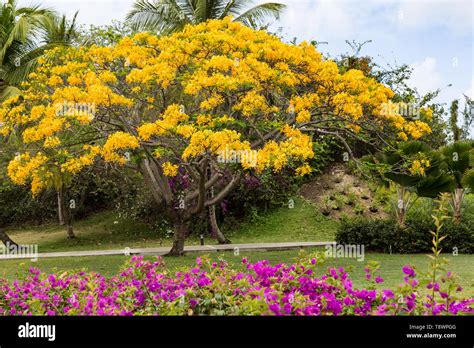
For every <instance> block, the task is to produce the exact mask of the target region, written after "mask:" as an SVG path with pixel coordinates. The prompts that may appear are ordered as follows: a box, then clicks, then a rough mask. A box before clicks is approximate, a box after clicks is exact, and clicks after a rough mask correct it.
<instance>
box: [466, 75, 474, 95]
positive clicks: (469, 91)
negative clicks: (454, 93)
mask: <svg viewBox="0 0 474 348" xmlns="http://www.w3.org/2000/svg"><path fill="white" fill-rule="evenodd" d="M464 94H465V95H467V96H468V97H469V98H471V99H474V75H472V77H471V87H469V89H467V90H466V91H465V92H464Z"/></svg>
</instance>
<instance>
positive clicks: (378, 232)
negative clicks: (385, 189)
mask: <svg viewBox="0 0 474 348" xmlns="http://www.w3.org/2000/svg"><path fill="white" fill-rule="evenodd" d="M434 228H435V226H434V223H433V221H432V219H429V218H424V217H422V218H418V219H414V218H411V219H409V220H408V221H407V223H406V227H405V228H404V229H402V228H400V227H399V226H398V225H397V223H396V221H395V220H394V219H373V220H369V219H362V218H355V219H346V220H344V221H343V222H342V223H341V224H340V226H339V228H338V231H337V232H336V240H337V242H338V243H341V244H363V245H364V246H365V248H366V250H369V251H378V252H384V253H387V252H394V253H403V254H405V253H422V252H430V251H431V247H432V244H431V238H432V237H431V234H430V231H433V230H434ZM441 235H443V236H444V235H446V236H447V237H446V239H444V240H443V245H442V247H443V251H445V252H452V251H453V248H457V250H458V252H459V253H469V254H472V253H474V224H473V223H472V222H467V221H466V222H462V223H460V224H455V223H453V222H452V221H445V224H444V226H443V228H442V231H441Z"/></svg>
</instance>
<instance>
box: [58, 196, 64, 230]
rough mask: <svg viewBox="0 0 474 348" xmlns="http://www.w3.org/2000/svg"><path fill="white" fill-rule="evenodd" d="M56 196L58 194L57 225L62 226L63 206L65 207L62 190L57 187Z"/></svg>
mask: <svg viewBox="0 0 474 348" xmlns="http://www.w3.org/2000/svg"><path fill="white" fill-rule="evenodd" d="M57 196H58V220H59V225H60V226H63V225H64V224H65V223H66V222H65V220H66V219H65V218H64V207H65V203H64V191H63V190H62V189H59V190H58V192H57Z"/></svg>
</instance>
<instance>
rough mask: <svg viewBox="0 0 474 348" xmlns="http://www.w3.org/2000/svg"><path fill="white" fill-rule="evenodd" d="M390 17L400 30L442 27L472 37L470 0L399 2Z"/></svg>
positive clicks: (472, 15) (413, 0)
mask: <svg viewBox="0 0 474 348" xmlns="http://www.w3.org/2000/svg"><path fill="white" fill-rule="evenodd" d="M396 11H397V12H396V14H395V13H393V14H392V16H391V17H390V18H391V20H392V21H394V22H397V23H398V25H399V27H400V28H401V29H403V28H406V29H430V28H433V27H442V28H444V29H447V30H448V31H450V32H451V33H453V34H458V35H472V32H473V17H474V14H473V3H472V0H437V1H428V0H401V1H400V4H399V6H398V8H396Z"/></svg>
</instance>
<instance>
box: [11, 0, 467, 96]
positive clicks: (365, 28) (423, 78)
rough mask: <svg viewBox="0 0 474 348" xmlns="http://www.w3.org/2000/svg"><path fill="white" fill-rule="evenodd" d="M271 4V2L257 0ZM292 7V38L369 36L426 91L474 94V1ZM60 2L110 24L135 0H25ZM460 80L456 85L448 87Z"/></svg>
mask: <svg viewBox="0 0 474 348" xmlns="http://www.w3.org/2000/svg"><path fill="white" fill-rule="evenodd" d="M258 2H264V1H257V3H258ZM280 2H283V3H285V4H287V5H288V8H287V10H286V12H285V13H284V14H283V15H282V17H281V19H280V21H278V22H276V23H274V24H273V25H272V27H271V28H272V30H277V29H278V28H280V27H281V33H282V34H283V35H284V37H285V38H287V39H288V40H291V39H292V38H293V37H296V38H297V39H298V41H301V40H312V39H314V40H317V41H320V42H321V41H327V42H328V44H327V45H320V46H319V48H320V50H321V51H322V52H323V53H327V54H330V55H331V56H336V55H339V54H341V53H344V52H347V51H349V50H350V47H349V46H348V45H347V44H346V43H345V40H356V41H357V42H363V41H365V40H372V43H369V44H367V45H365V46H364V48H363V50H362V54H368V55H371V56H374V57H376V61H377V62H378V63H380V64H386V63H389V64H391V65H394V64H396V63H398V64H403V63H406V64H409V65H411V66H413V67H414V73H413V76H412V79H411V81H410V83H411V84H412V86H414V87H417V88H418V89H419V90H420V92H422V93H425V92H427V91H429V90H434V89H436V88H443V91H442V93H441V94H440V97H439V98H438V100H439V101H442V102H449V101H451V100H452V99H454V98H462V95H463V93H464V94H468V95H469V96H471V97H474V95H473V85H474V72H473V71H474V69H473V61H474V45H473V37H474V35H473V30H474V26H473V18H474V12H473V11H474V9H473V1H472V0H440V1H438V0H398V1H395V0H280ZM32 3H33V4H38V3H41V4H43V5H44V6H46V7H52V8H54V9H56V10H57V11H58V12H61V13H65V14H67V15H69V16H72V14H73V13H74V12H75V11H76V10H79V17H78V18H79V22H80V23H84V24H95V25H103V24H109V23H111V21H112V20H113V19H118V20H121V19H123V18H124V16H125V14H126V13H127V12H128V10H129V9H130V8H131V6H132V3H133V0H94V1H88V0H86V1H84V0H45V1H41V0H37V1H30V0H20V4H22V5H24V4H32ZM448 84H452V86H451V87H446V88H445V86H447V85H448Z"/></svg>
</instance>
